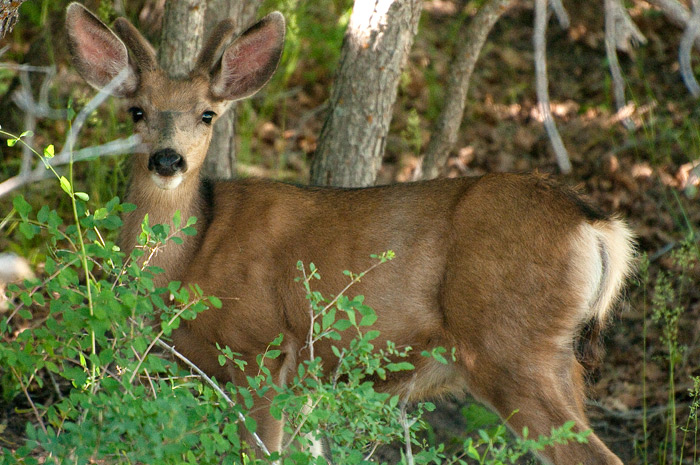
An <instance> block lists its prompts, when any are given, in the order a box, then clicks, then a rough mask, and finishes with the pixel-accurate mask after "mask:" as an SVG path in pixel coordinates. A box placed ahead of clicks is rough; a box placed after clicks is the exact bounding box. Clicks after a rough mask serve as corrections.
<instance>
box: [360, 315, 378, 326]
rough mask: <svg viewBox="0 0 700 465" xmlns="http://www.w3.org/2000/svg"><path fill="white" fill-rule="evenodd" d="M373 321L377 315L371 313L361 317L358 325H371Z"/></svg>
mask: <svg viewBox="0 0 700 465" xmlns="http://www.w3.org/2000/svg"><path fill="white" fill-rule="evenodd" d="M375 321H377V315H376V314H374V313H371V314H369V315H365V316H363V317H362V320H361V321H360V326H372V325H373V324H374V322H375Z"/></svg>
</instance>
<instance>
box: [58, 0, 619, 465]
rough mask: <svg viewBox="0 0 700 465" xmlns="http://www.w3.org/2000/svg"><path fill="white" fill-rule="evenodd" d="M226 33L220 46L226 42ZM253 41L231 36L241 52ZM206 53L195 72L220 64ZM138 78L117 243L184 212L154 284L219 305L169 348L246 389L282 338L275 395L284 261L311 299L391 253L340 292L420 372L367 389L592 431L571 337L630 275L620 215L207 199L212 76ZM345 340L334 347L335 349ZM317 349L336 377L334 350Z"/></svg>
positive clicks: (299, 348) (295, 348) (269, 193)
mask: <svg viewBox="0 0 700 465" xmlns="http://www.w3.org/2000/svg"><path fill="white" fill-rule="evenodd" d="M77 8H82V7H78V6H74V5H71V6H70V7H69V13H72V14H69V16H68V18H69V21H68V27H69V31H70V29H71V28H72V27H77V26H80V27H81V28H83V29H84V30H85V29H87V30H89V29H90V27H91V26H94V24H95V23H94V21H93V20H92V19H91V20H84V21H83V19H81V18H83V16H84V15H86V14H89V13H87V12H86V10H85V11H82V10H81V11H77ZM71 9H72V10H75V11H72V12H71ZM281 21H282V20H281V17H279V16H271V17H268V19H266V20H265V21H264V22H263V23H262V24H261V25H259V26H257V27H254V28H253V29H252V31H253V32H251V33H250V34H255V41H254V42H255V43H259V44H261V45H260V46H261V47H263V48H262V50H261V51H260V52H259V53H257V54H256V56H255V59H254V62H255V63H258V64H259V67H260V69H252V70H250V74H249V75H247V76H243V77H244V79H242V80H240V81H237V82H243V83H244V84H242V85H243V86H244V87H245V88H244V89H239V88H236V87H235V85H236V84H235V83H234V84H229V87H228V88H227V89H226V90H227V95H228V96H229V97H227V98H230V96H236V95H243V94H248V93H249V92H250V91H251V89H252V90H256V89H257V88H259V87H261V86H262V85H263V84H264V82H265V81H267V79H268V78H269V75H270V74H271V73H272V70H273V68H274V65H275V64H276V61H275V60H276V59H275V56H276V55H277V56H278V50H279V49H281V40H282V37H281V36H280V33H279V31H280V30H283V26H282V24H283V23H281ZM76 22H77V23H76ZM103 27H104V28H106V26H103ZM123 29H124V30H125V31H128V30H129V29H127V28H123ZM224 29H225V28H224ZM99 33H101V34H103V35H104V31H100V32H99ZM221 35H222V40H223V36H225V35H226V34H221ZM261 38H265V40H261ZM249 39H250V37H249V36H247V35H246V34H244V35H243V43H244V44H248V45H249V43H251V40H249ZM129 42H130V43H131V42H134V43H140V39H138V38H136V39H133V40H131V41H129ZM237 46H239V45H236V43H235V42H234V44H232V45H231V46H229V48H227V49H226V50H225V51H224V52H223V54H224V55H226V56H227V59H230V62H229V63H228V64H227V66H231V67H235V66H236V65H237V64H240V62H238V61H237V59H236V56H237V55H236V53H229V54H227V51H230V50H236V48H235V47H237ZM230 47H234V48H233V49H232V48H230ZM143 49H144V48H143V47H142V48H141V50H143ZM206 50H207V51H206V52H205V53H215V51H216V50H218V47H217V46H216V44H215V43H213V42H211V43H209V45H208V46H207V48H206ZM78 52H79V51H78ZM216 53H218V52H216ZM79 57H80V54H79V53H78V58H77V60H79V59H80V58H79ZM209 58H211V57H200V58H199V60H198V61H199V62H200V63H214V62H215V61H216V59H211V60H210V59H209ZM145 61H146V62H148V60H147V59H146V60H145ZM243 63H247V64H249V63H250V62H249V61H245V60H244V61H243ZM125 66H126V64H125ZM216 66H222V65H221V60H219V62H218V65H216ZM243 68H245V67H243ZM78 69H79V70H83V71H84V67H79V68H78ZM232 69H234V68H232ZM140 71H141V80H140V81H139V82H140V87H139V91H138V92H137V93H136V95H135V96H134V97H133V98H132V99H130V104H131V105H136V106H138V107H140V108H142V109H143V110H144V114H145V117H144V120H143V121H141V122H139V123H137V125H136V128H137V131H138V132H139V134H140V135H141V137H142V138H143V142H144V144H145V145H146V146H147V147H148V148H149V153H148V154H146V155H135V156H134V158H133V163H132V180H131V184H130V187H129V193H128V196H127V200H128V201H129V202H133V203H135V204H136V205H137V206H138V209H137V210H136V211H135V212H133V213H131V214H129V215H127V216H126V218H125V225H124V228H123V230H122V233H121V239H120V242H121V245H122V248H123V250H124V251H125V252H127V253H128V252H129V251H130V250H131V249H132V248H133V247H134V245H135V238H136V237H137V235H138V233H139V231H140V226H139V225H140V222H141V220H142V219H143V216H144V214H146V213H148V214H149V215H150V218H151V222H152V223H154V222H165V223H168V222H170V219H171V218H172V215H173V214H174V213H175V211H176V210H180V211H181V212H182V217H183V218H187V217H188V216H197V217H198V218H199V222H198V224H197V229H198V231H199V233H198V235H197V236H196V237H194V238H186V239H185V243H184V244H183V245H180V246H178V245H174V244H170V245H168V246H167V247H166V248H165V249H164V250H162V251H161V252H160V253H159V254H158V255H157V256H156V257H155V263H154V264H156V265H158V266H161V267H162V268H164V269H165V270H166V273H165V276H164V277H162V278H160V279H161V282H166V281H168V280H182V281H184V282H186V283H197V284H199V285H200V286H201V287H202V289H203V290H204V293H205V294H213V295H216V296H218V297H219V298H220V299H221V300H222V302H223V308H221V309H218V310H217V309H211V310H208V311H205V312H203V313H201V314H200V315H199V316H198V317H197V318H196V319H195V320H193V321H187V322H183V324H182V327H181V328H179V329H178V330H177V331H176V332H174V333H173V341H174V343H175V347H176V348H177V350H179V351H181V352H182V353H183V354H184V355H185V356H187V357H188V358H189V359H190V360H192V361H193V362H194V363H196V364H197V365H198V366H199V367H200V368H202V369H203V370H204V371H205V372H207V373H208V374H210V375H213V376H216V378H217V379H219V380H220V381H232V382H234V383H236V382H237V383H244V382H245V381H244V379H245V378H244V375H250V374H254V372H255V371H256V370H257V368H256V363H255V357H256V356H257V355H258V354H260V353H262V352H263V351H264V350H265V348H266V347H267V345H268V344H269V342H270V341H272V340H273V339H274V338H275V337H276V336H277V335H278V334H280V333H282V334H284V347H283V352H284V355H283V356H282V357H281V358H280V359H278V360H275V361H272V362H271V364H270V366H269V368H270V370H271V373H272V374H273V377H274V379H275V381H276V382H278V383H284V382H285V380H286V379H287V378H288V377H289V376H291V375H292V374H293V370H294V368H295V366H296V363H297V362H298V361H299V360H300V359H303V358H304V357H307V356H308V347H306V346H305V340H306V335H307V332H308V328H309V324H310V323H309V315H308V303H307V302H306V301H305V295H304V290H303V288H302V287H301V286H300V285H299V284H298V283H296V282H294V278H295V277H296V276H297V275H298V273H297V272H296V269H295V264H296V262H297V261H298V260H302V261H303V262H304V263H306V264H308V263H310V262H313V263H315V264H316V266H317V267H318V268H319V269H320V270H321V273H322V276H323V279H322V280H321V281H319V282H318V283H316V284H315V287H316V289H317V290H319V291H321V292H322V293H323V294H324V295H327V296H329V295H332V294H334V293H337V292H338V291H339V290H340V289H342V288H343V287H344V286H345V285H346V284H347V277H345V276H344V275H343V274H342V273H341V272H342V271H343V270H352V271H355V272H358V271H362V270H365V269H367V268H368V267H369V266H370V265H371V263H372V260H371V259H370V257H369V256H370V254H372V253H379V252H382V251H386V250H393V251H395V253H396V259H395V260H393V261H391V262H389V263H386V264H384V265H382V266H380V267H379V268H377V269H376V270H374V271H373V272H372V274H371V275H369V276H368V277H367V278H366V279H363V280H362V281H361V282H360V283H358V284H357V285H356V287H354V288H353V289H352V292H353V293H356V294H362V295H364V296H365V297H366V299H365V302H366V303H367V305H370V306H371V307H373V308H374V309H375V310H376V312H377V316H378V319H377V322H376V324H375V325H374V327H373V329H377V330H379V331H380V334H381V336H380V338H379V340H377V341H376V343H377V346H382V345H383V344H384V342H385V341H393V342H395V343H396V344H397V345H398V346H399V347H405V346H411V347H412V348H413V351H412V352H411V354H412V355H410V357H409V361H410V362H411V363H413V364H414V365H415V367H416V369H415V371H414V372H411V373H399V374H395V375H393V376H392V377H391V378H389V379H387V380H386V381H384V382H382V383H379V384H378V385H377V386H378V388H380V389H383V390H385V391H388V392H392V393H396V394H400V395H402V396H405V397H410V398H413V399H419V398H425V397H428V396H436V395H440V394H443V393H447V392H453V391H455V390H468V391H469V392H471V393H472V394H473V395H474V396H476V397H477V398H478V399H480V400H481V401H483V402H484V403H486V404H488V405H490V406H491V407H492V408H494V409H495V410H496V411H497V412H498V413H499V414H500V415H501V416H502V417H504V418H506V417H509V416H511V414H512V413H513V412H514V411H515V410H518V413H517V414H515V415H513V416H512V417H510V420H509V424H510V426H511V427H512V428H513V429H514V430H515V431H516V432H519V431H521V430H522V428H523V427H525V426H527V427H528V428H529V430H530V435H531V436H537V435H539V434H549V433H550V430H551V428H553V427H558V426H561V425H562V424H563V423H565V422H566V421H569V420H574V421H575V422H576V429H578V430H585V429H587V428H589V425H588V422H587V420H586V416H585V413H584V385H583V370H582V367H581V365H580V364H579V362H578V361H577V360H576V356H575V349H574V341H575V338H576V336H577V335H578V334H579V331H580V330H581V329H582V327H583V326H584V325H586V324H588V323H589V322H593V324H595V325H600V324H602V322H604V321H605V319H606V316H607V314H608V311H609V309H610V307H611V306H612V304H613V303H614V300H615V299H616V296H617V294H618V292H619V289H620V287H621V285H622V282H623V281H624V278H625V276H626V275H627V274H628V273H629V271H630V261H631V254H632V247H631V241H630V236H631V235H630V233H629V231H628V230H627V228H626V226H625V224H624V223H623V222H622V221H621V220H619V219H615V218H608V217H606V216H604V215H602V214H600V213H599V212H598V211H597V210H596V209H594V208H593V207H591V206H590V205H588V204H587V203H586V202H584V201H583V200H581V199H580V197H579V196H577V195H576V194H575V193H573V192H572V191H571V190H569V189H566V188H562V187H559V186H557V185H556V184H554V183H553V182H551V181H550V180H549V179H547V178H545V177H543V176H538V175H511V174H492V175H487V176H484V177H481V178H462V179H451V180H437V181H430V182H422V183H412V184H398V185H392V186H386V187H373V188H367V189H321V188H309V187H298V186H293V185H288V184H281V183H275V182H270V181H264V180H255V179H250V180H240V181H233V182H222V183H216V184H214V185H213V186H212V188H211V191H210V192H209V193H208V194H207V193H206V192H207V190H206V189H202V188H201V182H200V179H199V171H200V168H201V165H202V161H203V159H204V156H205V154H206V151H207V147H208V145H209V140H210V137H211V127H210V126H208V125H204V124H203V123H202V122H201V121H200V117H201V115H202V112H204V111H215V112H216V113H217V114H221V113H223V111H224V110H225V108H226V105H227V104H228V102H227V101H219V100H216V99H215V98H214V97H212V92H210V86H211V85H212V83H211V82H210V81H209V76H210V74H209V72H208V71H209V70H206V71H207V72H205V70H199V72H196V71H195V72H193V74H192V76H191V77H190V79H189V80H186V81H175V80H172V79H170V78H169V77H167V76H165V75H164V74H163V72H162V71H160V70H140ZM236 72H238V73H245V72H246V70H245V69H242V70H239V71H236ZM211 75H212V76H216V75H217V70H216V69H215V70H214V72H213V73H211ZM88 78H89V76H88ZM214 79H216V77H214ZM88 81H90V79H88ZM163 149H170V150H173V151H175V152H177V153H179V154H181V155H182V157H183V159H184V162H185V164H184V168H183V169H182V170H181V172H179V173H177V174H176V176H172V178H173V179H175V178H176V179H177V180H178V181H180V183H179V185H177V187H174V188H170V189H167V190H166V189H162V188H161V187H163V183H165V184H167V183H169V182H171V181H172V179H170V178H168V179H162V177H158V176H157V175H156V173H154V172H153V171H149V167H148V165H149V158H148V157H149V156H152V154H154V153H156V152H158V151H159V150H163ZM157 183H161V184H157ZM159 185H160V186H161V187H158V186H159ZM595 327H597V326H595ZM348 338H349V336H346V337H344V338H343V339H342V340H341V341H339V342H334V344H338V345H340V346H345V347H347V344H348V343H349V341H348ZM216 344H219V345H221V346H229V347H230V348H231V349H232V350H233V351H234V352H239V353H241V354H242V358H243V359H244V360H246V361H247V362H248V366H247V368H246V371H245V372H241V371H239V370H237V369H236V368H234V367H233V366H229V365H227V366H224V367H221V366H219V364H218V362H217V356H218V355H219V352H218V350H217V349H216ZM437 346H443V347H446V348H451V347H454V348H455V349H456V356H457V361H456V363H453V364H450V365H447V366H445V365H440V364H438V363H437V362H435V361H431V360H430V359H427V358H425V357H421V356H420V355H418V354H420V352H421V351H422V350H429V349H431V348H434V347H437ZM314 349H315V352H316V354H317V355H320V356H321V357H322V358H323V360H324V362H325V368H326V369H327V370H331V369H332V368H333V364H334V363H335V358H334V356H333V353H332V350H331V342H330V341H321V342H319V343H318V344H317V345H316V346H315V347H314ZM268 405H269V402H268V401H266V400H261V401H259V402H258V403H257V404H256V407H255V411H254V413H253V415H254V416H255V418H256V420H257V422H258V426H259V434H260V436H261V437H262V439H263V441H264V442H265V444H266V445H267V446H268V448H270V449H273V450H275V449H278V448H279V447H280V441H281V425H280V423H279V422H277V421H276V420H274V419H273V418H272V417H271V416H270V414H269V412H268V410H267V407H268ZM541 456H542V458H543V459H545V460H547V461H549V462H552V463H556V464H562V465H568V464H571V465H574V464H578V463H583V464H609V465H613V464H614V465H619V464H621V462H620V460H619V459H618V458H617V457H616V456H615V455H614V454H612V452H610V451H609V450H608V449H607V448H606V447H605V445H604V444H603V443H602V442H601V441H600V440H599V439H598V438H597V436H596V435H595V434H591V435H590V436H589V442H588V443H587V444H578V443H575V442H572V443H569V444H565V445H564V444H562V445H556V446H552V447H550V448H548V449H546V450H545V451H543V452H542V454H541Z"/></svg>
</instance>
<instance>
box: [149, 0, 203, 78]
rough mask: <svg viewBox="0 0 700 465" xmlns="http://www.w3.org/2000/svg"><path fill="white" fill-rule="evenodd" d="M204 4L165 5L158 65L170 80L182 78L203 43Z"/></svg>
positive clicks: (192, 0) (185, 0) (197, 0)
mask: <svg viewBox="0 0 700 465" xmlns="http://www.w3.org/2000/svg"><path fill="white" fill-rule="evenodd" d="M206 8H207V5H206V0H178V1H177V2H172V1H171V2H166V3H165V12H164V14H163V31H162V33H161V41H160V48H159V50H158V62H159V63H160V66H161V67H162V68H163V69H164V70H165V72H166V73H168V74H169V75H170V76H172V77H185V76H187V74H189V72H190V71H191V69H192V66H193V65H194V61H195V59H196V57H197V52H199V49H200V48H201V47H202V43H203V41H204V38H203V35H204V13H205V12H206Z"/></svg>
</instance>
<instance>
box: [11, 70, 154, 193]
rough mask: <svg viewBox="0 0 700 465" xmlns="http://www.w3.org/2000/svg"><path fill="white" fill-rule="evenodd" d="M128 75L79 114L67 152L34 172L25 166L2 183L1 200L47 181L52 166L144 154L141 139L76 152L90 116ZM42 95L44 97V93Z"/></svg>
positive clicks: (122, 75)
mask: <svg viewBox="0 0 700 465" xmlns="http://www.w3.org/2000/svg"><path fill="white" fill-rule="evenodd" d="M127 72H128V70H127V69H124V70H122V71H121V72H120V73H119V74H117V76H115V77H114V79H112V80H111V81H110V83H109V84H107V85H106V86H105V87H103V88H102V89H101V90H100V91H99V92H98V93H97V95H95V97H93V98H92V100H90V102H88V104H87V105H86V106H85V107H84V108H83V109H82V110H81V111H80V113H78V116H77V117H76V118H75V120H74V121H73V124H72V127H71V130H70V133H69V134H68V137H67V138H66V142H65V144H64V145H63V149H62V150H61V152H60V153H59V154H58V155H56V156H55V157H53V158H51V159H45V158H42V161H43V164H38V165H37V166H36V168H34V169H33V170H31V171H29V170H30V168H31V166H30V165H31V164H30V163H29V164H24V163H23V167H22V169H21V171H20V173H19V174H18V175H17V176H14V177H12V178H10V179H6V180H5V181H3V182H2V183H0V197H3V196H4V195H7V194H8V193H9V192H12V191H13V190H15V189H17V188H19V187H21V186H23V185H25V184H28V183H31V182H35V181H39V180H41V179H44V178H46V177H47V176H49V174H47V172H46V169H44V168H48V167H49V166H51V167H54V166H60V165H65V164H68V163H70V162H71V161H78V160H84V159H87V158H92V157H95V156H102V155H111V154H117V153H127V152H130V151H139V150H142V148H141V145H140V138H139V137H138V136H137V135H133V136H131V137H129V138H127V139H118V140H115V141H112V142H108V143H106V144H103V145H100V146H97V147H88V148H86V149H83V150H80V151H79V152H73V147H74V146H75V142H76V140H77V138H78V135H79V134H80V130H81V129H82V128H83V125H84V124H85V121H86V120H87V118H88V116H90V114H91V113H92V112H93V111H95V109H96V108H97V107H98V106H99V105H100V104H102V102H104V101H105V100H106V99H107V98H108V97H109V96H110V95H111V93H112V91H114V90H115V89H116V88H117V87H118V86H119V85H121V83H122V82H123V81H124V79H125V78H126V76H127ZM42 93H44V90H43V89H42ZM24 146H25V147H30V146H31V145H30V144H24Z"/></svg>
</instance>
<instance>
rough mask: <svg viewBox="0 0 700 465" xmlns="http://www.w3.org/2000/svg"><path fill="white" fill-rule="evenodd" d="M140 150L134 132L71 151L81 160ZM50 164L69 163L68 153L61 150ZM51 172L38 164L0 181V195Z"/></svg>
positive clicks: (44, 177)
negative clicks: (104, 142) (26, 171)
mask: <svg viewBox="0 0 700 465" xmlns="http://www.w3.org/2000/svg"><path fill="white" fill-rule="evenodd" d="M140 150H141V138H140V137H139V136H138V135H136V134H134V135H132V136H130V137H128V138H126V139H124V138H122V139H116V140H113V141H111V142H107V143H106V144H102V145H96V146H93V147H87V148H84V149H81V150H78V151H77V152H74V153H73V161H82V160H87V159H92V158H95V157H103V156H108V155H119V154H123V153H129V152H138V151H140ZM47 162H48V163H49V164H50V165H51V166H53V167H57V166H62V165H66V164H68V163H70V153H69V152H61V154H60V155H59V156H57V157H54V158H52V159H50V160H48V161H47ZM51 176H52V173H51V172H49V171H48V170H46V169H45V168H44V166H43V165H38V166H37V167H36V168H34V170H32V171H30V172H29V173H20V174H18V175H17V176H13V177H11V178H9V179H6V180H5V181H3V182H1V183H0V197H3V196H5V195H7V194H9V193H10V192H12V191H14V190H15V189H18V188H20V187H22V186H24V185H25V184H30V183H32V182H36V181H41V180H43V179H48V178H50V177H51Z"/></svg>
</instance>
